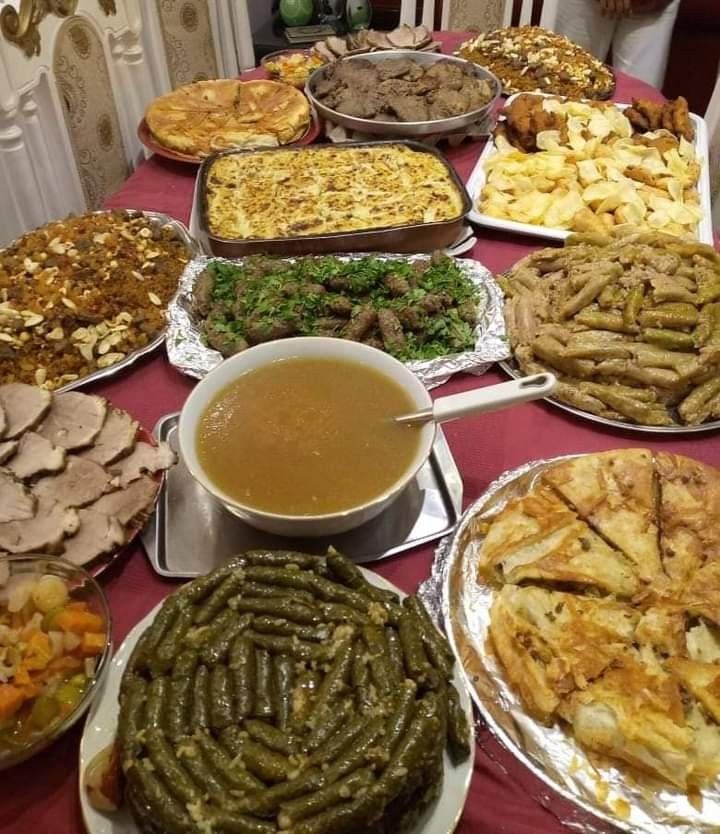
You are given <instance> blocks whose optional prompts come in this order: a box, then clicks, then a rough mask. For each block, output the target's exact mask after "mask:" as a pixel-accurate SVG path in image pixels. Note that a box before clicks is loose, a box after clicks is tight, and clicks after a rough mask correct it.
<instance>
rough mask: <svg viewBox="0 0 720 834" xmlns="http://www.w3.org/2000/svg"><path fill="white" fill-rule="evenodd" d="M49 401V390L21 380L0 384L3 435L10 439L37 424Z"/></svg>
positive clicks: (45, 411) (47, 407) (43, 414)
mask: <svg viewBox="0 0 720 834" xmlns="http://www.w3.org/2000/svg"><path fill="white" fill-rule="evenodd" d="M51 402H52V395H51V394H50V392H49V391H44V390H43V389H42V388H36V387H35V386H34V385H25V384H24V383H22V382H8V383H6V384H5V385H0V407H1V408H2V409H3V411H4V413H5V423H6V426H5V433H4V434H3V437H4V438H5V439H6V440H10V439H12V438H13V437H17V436H18V435H19V434H22V433H23V432H24V431H27V430H28V429H30V428H34V427H35V426H37V424H38V423H39V422H40V420H42V418H43V417H44V416H45V415H46V414H47V412H48V410H49V409H50V403H51Z"/></svg>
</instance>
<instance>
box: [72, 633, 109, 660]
mask: <svg viewBox="0 0 720 834" xmlns="http://www.w3.org/2000/svg"><path fill="white" fill-rule="evenodd" d="M104 648H105V634H104V633H101V634H98V633H96V632H91V631H86V632H85V634H83V636H82V640H81V641H80V646H79V647H78V650H79V652H80V654H81V655H83V657H94V656H95V655H96V654H100V652H101V651H102V650H103V649H104Z"/></svg>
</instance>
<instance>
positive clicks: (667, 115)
mask: <svg viewBox="0 0 720 834" xmlns="http://www.w3.org/2000/svg"><path fill="white" fill-rule="evenodd" d="M660 123H661V124H662V126H663V129H664V130H667V132H668V133H675V122H674V121H673V105H672V104H670V103H669V102H668V103H667V104H663V107H662V113H661V116H660Z"/></svg>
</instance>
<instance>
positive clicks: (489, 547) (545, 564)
mask: <svg viewBox="0 0 720 834" xmlns="http://www.w3.org/2000/svg"><path fill="white" fill-rule="evenodd" d="M478 564H479V570H480V572H481V573H484V574H485V575H493V574H495V575H496V577H497V574H498V573H499V578H501V579H502V581H503V582H510V583H519V582H524V581H527V580H542V581H554V582H561V583H568V584H573V585H581V586H594V587H596V588H599V589H601V590H603V591H606V592H607V593H611V594H616V595H618V596H622V597H631V596H632V595H633V594H634V593H636V592H637V590H638V588H639V583H638V579H637V577H636V576H635V574H634V572H633V568H632V566H631V564H630V563H629V561H628V560H627V559H626V558H625V556H624V555H623V554H622V553H620V552H619V551H617V550H614V549H613V548H612V547H610V546H609V545H608V544H607V543H606V542H605V541H604V540H603V539H602V538H601V537H600V536H598V535H597V533H595V532H594V531H593V530H591V529H590V527H589V526H588V525H587V524H586V523H585V522H584V521H581V520H580V519H579V518H578V517H577V515H576V513H574V512H573V511H572V510H571V509H570V508H569V507H568V506H567V505H566V504H565V502H564V501H562V500H561V499H560V497H559V496H558V495H557V493H555V491H554V490H552V489H550V488H549V487H544V486H540V487H539V488H537V489H535V490H533V492H531V493H529V494H528V495H526V496H525V497H523V498H519V499H517V500H515V501H511V502H510V503H509V504H508V505H507V506H506V507H505V509H504V510H502V511H501V512H500V514H499V515H498V516H497V517H496V518H495V519H494V520H493V522H492V524H491V525H490V527H489V529H488V531H487V535H486V538H485V540H484V541H483V544H482V549H481V551H480V555H479V560H478Z"/></svg>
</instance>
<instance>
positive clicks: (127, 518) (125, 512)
mask: <svg viewBox="0 0 720 834" xmlns="http://www.w3.org/2000/svg"><path fill="white" fill-rule="evenodd" d="M158 487H159V484H158V483H157V481H155V480H153V479H152V478H149V477H148V476H147V475H143V476H142V477H141V478H138V480H137V481H133V482H132V483H131V484H130V485H129V486H127V487H125V488H124V489H117V490H115V492H109V493H108V494H107V495H103V497H102V498H99V499H98V500H97V501H96V502H95V503H94V504H91V505H90V506H91V507H92V509H94V510H97V512H99V513H103V514H105V515H108V516H114V517H115V518H117V520H118V521H119V522H120V523H121V524H129V523H130V522H131V521H133V519H140V518H142V517H143V516H144V515H145V514H146V513H149V512H150V510H151V509H152V505H153V502H154V501H155V496H156V495H157V491H158ZM1 546H2V545H1V544H0V547H1Z"/></svg>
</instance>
